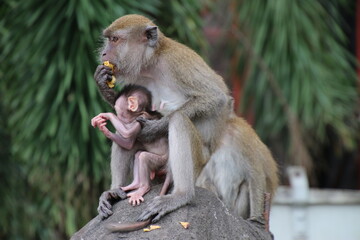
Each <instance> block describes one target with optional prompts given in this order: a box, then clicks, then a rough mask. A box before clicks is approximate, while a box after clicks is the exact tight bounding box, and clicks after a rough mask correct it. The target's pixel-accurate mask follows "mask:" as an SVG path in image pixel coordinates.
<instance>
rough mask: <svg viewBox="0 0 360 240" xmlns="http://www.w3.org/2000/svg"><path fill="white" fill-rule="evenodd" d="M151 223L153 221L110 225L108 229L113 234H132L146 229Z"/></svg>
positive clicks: (107, 226)
mask: <svg viewBox="0 0 360 240" xmlns="http://www.w3.org/2000/svg"><path fill="white" fill-rule="evenodd" d="M150 222H151V219H148V220H146V221H141V222H129V223H109V224H107V225H106V228H107V229H108V230H110V231H111V232H131V231H136V230H139V229H141V228H144V227H146V226H147V225H149V224H150Z"/></svg>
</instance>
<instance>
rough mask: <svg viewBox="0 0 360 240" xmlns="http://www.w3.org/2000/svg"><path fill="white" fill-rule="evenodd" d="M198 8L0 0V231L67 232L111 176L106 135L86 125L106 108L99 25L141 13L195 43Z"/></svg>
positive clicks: (40, 235) (13, 234)
mask: <svg viewBox="0 0 360 240" xmlns="http://www.w3.org/2000/svg"><path fill="white" fill-rule="evenodd" d="M181 6H185V7H181ZM192 6H195V7H192ZM198 11H199V4H198V3H197V1H190V0H189V1H171V3H170V4H168V3H167V2H163V1H160V0H151V1H141V2H140V1H132V0H128V1H125V0H122V1H121V0H118V1H110V0H103V1H83V0H80V1H56V0H53V1H40V0H28V1H18V0H5V1H4V4H3V5H2V6H1V8H0V13H2V14H1V15H2V16H3V17H2V19H1V20H0V34H1V36H2V37H1V39H0V46H1V47H0V48H1V49H2V50H1V51H2V54H1V56H0V62H1V63H2V64H1V68H0V77H1V81H0V86H1V88H0V89H1V90H0V91H1V92H0V96H1V103H2V104H3V105H1V109H0V110H1V121H2V122H1V128H0V130H1V131H3V130H4V131H3V132H1V131H0V134H1V140H2V142H1V148H0V150H2V148H3V147H4V149H7V150H8V151H4V152H2V151H1V160H0V163H1V165H2V172H1V180H3V181H2V183H5V184H4V185H3V184H2V186H1V187H0V193H1V195H2V196H4V198H5V201H4V205H3V206H2V208H1V210H0V214H1V215H0V225H1V228H0V238H9V239H65V238H69V236H70V235H71V234H72V233H74V231H75V230H76V229H78V228H79V227H81V226H82V225H83V224H84V223H85V222H87V221H88V220H89V219H91V218H92V217H94V216H95V215H96V207H97V204H98V203H97V201H98V197H99V195H100V193H101V192H102V191H103V190H106V189H107V188H108V186H109V183H110V176H109V155H110V154H109V153H110V145H109V142H107V141H106V139H105V137H104V136H102V135H101V134H100V133H99V131H96V130H94V129H92V128H91V127H90V119H91V118H92V117H93V116H95V114H97V113H99V112H103V111H105V110H110V109H109V108H108V107H107V106H106V105H105V103H104V102H103V101H102V99H101V97H100V95H99V94H98V92H97V89H96V86H95V83H94V80H93V72H94V70H95V68H96V65H97V61H96V60H97V52H96V49H97V48H99V47H100V46H101V39H100V37H99V36H100V34H101V31H102V29H103V28H105V27H106V26H108V25H109V24H110V23H111V22H112V21H113V20H115V19H116V18H118V17H119V16H122V15H124V14H128V13H139V14H143V15H146V16H148V17H150V18H152V19H155V20H157V19H165V20H166V22H163V25H164V28H163V29H162V30H163V31H164V32H165V33H169V34H170V35H171V36H173V37H175V38H177V39H179V41H183V42H186V43H187V44H188V45H190V46H192V47H194V48H197V49H201V47H202V46H201V43H203V40H202V36H201V31H200V27H201V20H200V17H199V14H198ZM164 12H166V14H163V13H164ZM170 13H172V15H167V14H170ZM177 16H179V17H177ZM161 21H162V20H161ZM159 22H160V20H159ZM189 33H193V34H189ZM3 116H6V118H5V119H4V118H3ZM3 122H4V125H3ZM5 130H7V131H5ZM3 137H4V138H3ZM5 137H6V138H5ZM5 139H9V141H11V142H9V141H6V142H5V141H3V140H5ZM10 143H11V145H10ZM7 144H9V145H7ZM3 156H4V158H3ZM3 178H4V179H3Z"/></svg>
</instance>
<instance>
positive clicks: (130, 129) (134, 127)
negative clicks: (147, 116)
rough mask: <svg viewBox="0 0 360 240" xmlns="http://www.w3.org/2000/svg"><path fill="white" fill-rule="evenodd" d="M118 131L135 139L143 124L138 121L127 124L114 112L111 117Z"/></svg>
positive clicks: (125, 136)
mask: <svg viewBox="0 0 360 240" xmlns="http://www.w3.org/2000/svg"><path fill="white" fill-rule="evenodd" d="M109 120H110V122H111V123H112V125H113V126H114V127H115V129H116V131H117V132H118V133H119V134H120V135H121V136H123V137H124V138H129V139H132V140H134V141H135V139H136V136H137V134H138V133H139V132H140V131H141V125H140V123H138V122H136V121H135V122H134V123H133V124H130V126H127V127H126V126H125V124H124V123H123V122H122V121H121V120H120V119H119V118H118V117H116V116H115V115H114V114H113V115H111V116H110V118H109Z"/></svg>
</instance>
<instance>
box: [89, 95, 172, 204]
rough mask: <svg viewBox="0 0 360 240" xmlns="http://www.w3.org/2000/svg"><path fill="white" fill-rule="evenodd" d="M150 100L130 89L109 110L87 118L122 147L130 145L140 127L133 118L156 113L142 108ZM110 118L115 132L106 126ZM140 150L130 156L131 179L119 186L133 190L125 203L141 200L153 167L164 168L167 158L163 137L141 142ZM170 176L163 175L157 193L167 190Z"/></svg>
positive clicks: (151, 177)
mask: <svg viewBox="0 0 360 240" xmlns="http://www.w3.org/2000/svg"><path fill="white" fill-rule="evenodd" d="M149 102H150V100H149V99H148V97H147V96H146V94H144V93H143V92H142V91H140V90H135V91H133V92H131V93H130V94H129V95H128V96H125V95H124V94H123V95H120V97H119V98H118V99H117V100H116V102H115V106H114V108H115V111H116V113H117V115H115V114H113V113H100V114H98V115H97V116H95V117H94V118H93V119H92V120H91V125H92V126H93V127H94V128H96V127H97V128H99V130H100V131H102V132H103V133H104V135H105V136H106V137H107V138H109V139H111V140H112V141H114V142H115V143H117V144H118V145H119V146H121V147H123V148H125V149H128V150H130V149H132V148H133V146H134V145H135V143H136V141H137V140H136V138H137V135H138V134H139V133H140V131H141V124H140V123H139V122H138V121H136V119H137V118H138V117H140V116H141V117H144V118H145V119H154V118H157V116H154V115H151V114H150V113H148V112H146V106H147V105H148V103H149ZM107 121H110V122H111V123H112V125H113V126H114V128H115V129H116V133H113V132H111V131H110V130H109V129H108V128H107V127H106V124H107ZM142 146H143V148H142V149H144V151H138V152H137V153H136V154H135V160H134V179H133V182H132V183H131V184H129V185H128V186H125V187H122V190H123V191H125V192H128V191H131V190H134V191H132V192H130V193H128V194H127V196H128V197H129V203H130V204H131V205H133V206H135V205H139V204H140V203H141V202H143V201H144V198H143V196H144V195H145V194H146V193H147V192H148V191H149V190H150V180H152V179H153V178H154V176H155V171H159V170H161V169H164V168H165V166H166V164H167V160H168V142H167V138H166V137H163V138H160V139H158V140H156V141H154V142H151V143H142ZM169 181H170V177H168V176H167V177H166V181H165V184H164V186H163V189H162V190H161V194H164V193H165V192H166V191H167V188H168V186H169Z"/></svg>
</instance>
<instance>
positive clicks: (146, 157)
mask: <svg viewBox="0 0 360 240" xmlns="http://www.w3.org/2000/svg"><path fill="white" fill-rule="evenodd" d="M138 160H139V163H138V164H139V165H138V167H139V172H138V174H139V175H138V176H139V187H138V189H137V190H136V191H134V192H131V193H129V194H128V195H127V196H128V197H130V199H129V203H130V204H132V205H139V204H140V203H141V202H143V201H144V198H143V196H144V195H145V194H146V193H147V192H148V191H149V190H150V173H151V171H155V170H159V169H160V168H161V167H163V166H164V165H165V164H166V162H167V154H166V155H157V154H154V153H150V152H141V153H140V154H139V158H138Z"/></svg>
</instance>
